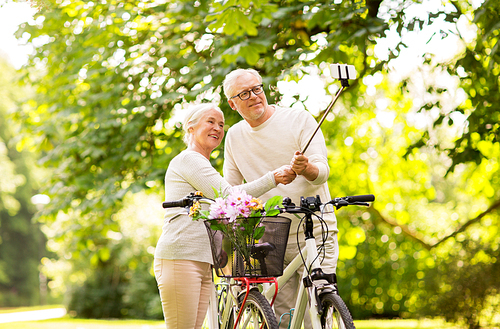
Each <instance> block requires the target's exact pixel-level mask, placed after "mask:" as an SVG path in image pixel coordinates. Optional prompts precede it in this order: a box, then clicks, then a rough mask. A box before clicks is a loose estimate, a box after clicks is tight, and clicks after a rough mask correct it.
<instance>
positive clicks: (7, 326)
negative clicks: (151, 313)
mask: <svg viewBox="0 0 500 329" xmlns="http://www.w3.org/2000/svg"><path fill="white" fill-rule="evenodd" d="M113 328H120V329H164V328H165V322H163V321H148V320H89V319H72V318H69V317H63V318H60V319H51V320H42V321H26V322H9V323H0V329H113Z"/></svg>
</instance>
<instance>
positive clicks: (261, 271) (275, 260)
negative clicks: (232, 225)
mask: <svg viewBox="0 0 500 329" xmlns="http://www.w3.org/2000/svg"><path fill="white" fill-rule="evenodd" d="M262 223H263V224H264V226H265V228H266V229H265V233H264V235H263V236H262V238H261V239H260V240H258V241H257V242H255V243H253V244H251V245H248V249H249V251H250V255H251V260H250V262H245V261H244V257H243V256H242V255H241V254H240V252H239V251H237V250H236V248H235V247H234V246H233V243H232V242H231V241H230V240H229V239H228V238H227V237H226V236H225V235H224V234H223V233H222V232H221V231H214V230H212V229H210V222H209V221H206V222H205V225H206V227H207V231H208V235H209V237H210V243H211V245H212V256H213V260H214V268H215V272H216V274H217V276H219V277H226V278H231V277H278V276H281V275H282V274H283V260H284V258H285V251H286V245H287V241H288V232H289V230H290V223H291V220H290V219H289V218H285V217H264V218H263V219H262Z"/></svg>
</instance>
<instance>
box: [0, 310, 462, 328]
mask: <svg viewBox="0 0 500 329" xmlns="http://www.w3.org/2000/svg"><path fill="white" fill-rule="evenodd" d="M60 307H62V306H61V305H52V306H41V307H20V308H10V309H0V329H112V328H120V329H160V328H161V329H164V328H165V323H164V322H163V321H148V320H92V319H73V318H71V317H69V316H64V317H62V318H58V319H49V320H40V321H19V322H7V323H1V315H2V314H5V313H14V312H26V311H38V310H45V309H53V308H60ZM355 325H356V328H357V329H382V328H384V329H430V328H432V329H457V328H458V327H455V326H453V325H451V324H448V323H446V322H444V321H441V320H430V319H423V320H399V319H396V320H356V321H355Z"/></svg>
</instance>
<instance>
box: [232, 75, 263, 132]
mask: <svg viewBox="0 0 500 329" xmlns="http://www.w3.org/2000/svg"><path fill="white" fill-rule="evenodd" d="M260 84H261V83H260V82H259V79H258V78H257V77H256V76H254V75H253V74H251V73H246V74H244V75H242V76H240V77H239V78H238V79H237V80H236V82H235V84H234V86H233V90H234V95H231V97H233V96H236V95H238V94H239V93H241V92H242V91H250V90H252V88H254V87H257V86H260ZM228 103H229V105H230V106H231V108H232V109H233V110H236V111H238V113H239V114H240V115H241V116H242V117H243V119H245V120H246V121H247V122H248V123H249V124H250V125H251V126H252V127H256V126H258V125H260V124H261V123H263V122H264V121H266V120H267V118H268V117H267V116H266V111H267V107H268V105H267V99H266V95H265V93H261V94H259V95H255V94H254V93H253V92H250V98H248V99H246V100H241V99H240V98H239V97H234V98H231V99H229V100H228Z"/></svg>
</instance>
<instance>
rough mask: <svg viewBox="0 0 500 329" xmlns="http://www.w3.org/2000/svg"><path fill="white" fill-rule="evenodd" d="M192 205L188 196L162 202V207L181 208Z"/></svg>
mask: <svg viewBox="0 0 500 329" xmlns="http://www.w3.org/2000/svg"><path fill="white" fill-rule="evenodd" d="M192 205H193V200H192V199H190V198H189V197H186V198H183V199H180V200H177V201H165V202H163V203H162V206H163V208H176V207H179V208H183V207H191V206H192Z"/></svg>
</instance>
